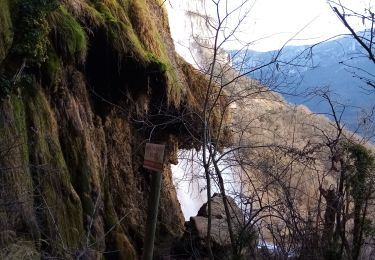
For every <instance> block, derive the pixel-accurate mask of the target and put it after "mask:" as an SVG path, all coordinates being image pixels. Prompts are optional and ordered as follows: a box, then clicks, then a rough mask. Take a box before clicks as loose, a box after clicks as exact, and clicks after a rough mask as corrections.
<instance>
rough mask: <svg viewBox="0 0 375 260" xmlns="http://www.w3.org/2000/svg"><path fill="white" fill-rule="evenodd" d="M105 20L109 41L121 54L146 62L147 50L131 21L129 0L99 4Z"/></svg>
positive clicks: (112, 0)
mask: <svg viewBox="0 0 375 260" xmlns="http://www.w3.org/2000/svg"><path fill="white" fill-rule="evenodd" d="M97 9H98V10H99V12H100V13H101V15H102V17H103V19H104V21H105V27H106V30H107V34H108V37H109V42H110V43H111V44H112V46H113V48H114V49H115V50H117V51H118V52H119V53H121V54H131V55H132V56H133V57H134V58H136V59H137V60H138V61H139V62H141V63H142V62H144V61H145V60H146V57H147V52H146V51H145V48H144V46H143V44H142V43H141V41H140V40H139V38H138V36H137V34H136V33H135V32H134V29H133V26H132V24H131V22H130V19H129V16H128V12H129V0H127V1H121V2H118V1H114V0H105V1H102V2H100V3H98V4H97Z"/></svg>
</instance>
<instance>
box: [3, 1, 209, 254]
mask: <svg viewBox="0 0 375 260" xmlns="http://www.w3.org/2000/svg"><path fill="white" fill-rule="evenodd" d="M186 67H189V69H181V68H186ZM194 75H195V76H194ZM192 78H197V76H196V72H193V69H192V68H191V67H190V66H189V65H187V64H186V63H185V62H184V61H182V60H181V59H180V58H178V57H177V56H176V54H175V52H174V46H173V41H172V39H171V36H170V32H169V27H168V19H167V14H166V13H165V10H164V9H163V6H162V3H161V2H160V1H157V0H91V1H89V0H61V1H58V0H52V1H51V0H48V1H47V0H25V1H18V0H17V1H9V0H0V99H1V101H0V258H2V259H20V258H19V257H20V255H22V256H23V257H25V258H27V259H44V258H48V257H52V258H55V257H56V258H59V259H105V258H109V259H137V258H138V257H139V256H140V255H141V254H142V248H143V234H144V227H145V221H146V205H147V200H148V196H149V191H150V173H149V172H148V171H146V170H145V169H143V167H142V154H143V151H144V144H145V142H146V141H148V138H149V137H150V136H151V138H152V141H155V142H161V143H165V144H166V145H167V152H166V160H165V171H164V175H163V188H162V189H163V190H162V195H161V205H160V208H161V210H160V213H159V218H158V220H159V223H158V227H159V228H158V232H157V234H156V236H157V240H158V243H157V245H156V251H159V252H161V251H163V250H164V249H163V250H159V248H158V246H159V244H165V243H164V242H165V241H164V240H167V241H168V240H172V239H173V238H175V237H178V236H180V235H181V233H182V231H183V230H182V229H183V222H184V220H183V216H182V213H181V209H180V205H179V203H178V200H177V197H176V192H175V189H174V187H173V184H172V173H171V171H170V168H169V167H170V166H169V161H171V160H172V159H168V158H174V157H175V155H176V154H175V153H176V148H178V147H182V146H183V147H193V146H194V144H193V143H192V142H191V140H190V138H189V134H188V131H187V130H186V129H185V128H184V124H182V123H181V122H173V123H170V124H160V122H164V120H166V118H167V117H168V116H170V115H173V116H181V118H182V114H189V111H190V112H199V111H198V109H199V108H198V105H197V104H199V100H195V99H196V98H195V97H197V96H198V95H196V94H194V92H201V90H199V89H196V87H195V88H192V85H194V84H192ZM202 80H203V81H204V79H202ZM202 87H204V84H203V86H202ZM190 114H193V113H190ZM184 120H190V122H191V124H192V125H194V118H193V117H191V116H190V117H186V118H184ZM142 122H147V124H145V123H142ZM159 125H162V127H158V126H159ZM150 133H152V135H150Z"/></svg>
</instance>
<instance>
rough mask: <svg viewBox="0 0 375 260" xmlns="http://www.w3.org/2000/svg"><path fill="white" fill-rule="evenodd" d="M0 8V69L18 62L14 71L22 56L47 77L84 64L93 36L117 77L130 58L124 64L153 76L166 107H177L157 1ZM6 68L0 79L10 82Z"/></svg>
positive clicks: (40, 2)
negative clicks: (63, 67) (107, 54)
mask: <svg viewBox="0 0 375 260" xmlns="http://www.w3.org/2000/svg"><path fill="white" fill-rule="evenodd" d="M47 2H48V5H47ZM0 7H1V8H0V21H1V23H0V43H1V44H0V46H1V47H0V62H1V67H4V63H7V61H9V60H15V59H16V60H17V59H18V60H19V61H18V62H16V64H14V66H13V68H12V72H16V71H17V69H18V68H19V67H20V66H21V64H22V60H23V59H24V58H25V59H26V60H27V66H29V67H36V68H39V67H42V68H48V69H49V71H47V73H49V74H51V73H50V72H51V71H50V70H56V67H57V66H58V65H59V63H60V64H61V63H64V64H72V63H73V64H76V65H86V58H87V54H88V53H89V51H90V48H91V46H92V45H94V44H95V42H93V41H95V40H96V39H97V38H96V36H97V35H96V33H99V34H101V35H100V37H102V36H103V37H105V40H106V42H107V44H106V46H105V47H106V48H108V49H109V50H101V51H102V52H113V53H114V54H115V55H116V60H114V61H113V62H115V63H116V64H115V65H116V66H117V67H118V69H117V70H118V71H119V73H121V66H122V65H123V64H121V62H122V61H123V60H130V61H125V65H129V64H137V70H139V71H141V70H143V71H145V74H146V76H147V74H152V75H155V74H159V75H158V80H160V81H162V82H161V83H160V84H156V85H158V87H160V86H162V87H163V88H164V90H163V91H164V92H165V97H166V99H167V103H168V104H169V105H173V106H178V105H179V103H180V99H181V88H182V86H181V83H180V82H179V80H178V77H177V75H176V70H175V66H174V65H173V61H172V59H174V50H171V49H170V47H167V46H166V43H165V41H164V36H163V33H166V34H169V32H168V30H169V29H168V27H167V26H166V24H167V22H166V14H165V13H164V12H165V11H164V10H163V8H162V6H160V3H159V1H155V0H149V1H146V0H125V1H119V0H100V1H99V0H96V1H85V0H80V1H76V0H62V1H57V0H53V1H46V0H37V1H33V0H25V1H16V2H13V3H12V5H11V6H9V2H8V0H1V1H0ZM160 13H161V14H162V17H160V15H159V14H160ZM11 14H12V15H11ZM160 18H162V19H160ZM15 56H16V57H15ZM56 58H58V60H56ZM51 63H52V64H51ZM6 70H7V71H8V72H7V73H5V72H4V69H2V71H3V73H2V75H3V77H2V78H5V79H6V80H11V79H10V78H11V75H12V73H11V72H9V67H7V69H6ZM4 74H8V75H4ZM42 74H43V73H42ZM52 74H53V73H52ZM51 80H54V79H53V78H51ZM150 85H152V84H150ZM134 88H149V86H134ZM151 88H152V86H151Z"/></svg>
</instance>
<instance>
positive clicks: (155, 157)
mask: <svg viewBox="0 0 375 260" xmlns="http://www.w3.org/2000/svg"><path fill="white" fill-rule="evenodd" d="M164 149H165V145H163V144H151V143H146V149H145V157H144V162H143V167H145V168H146V169H149V170H151V171H157V172H162V171H163V161H164Z"/></svg>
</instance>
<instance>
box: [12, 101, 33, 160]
mask: <svg viewBox="0 0 375 260" xmlns="http://www.w3.org/2000/svg"><path fill="white" fill-rule="evenodd" d="M10 103H11V105H12V112H13V123H14V127H15V130H16V133H17V136H18V138H19V142H20V144H21V147H20V149H21V154H20V155H21V157H22V158H21V161H22V164H23V165H28V163H29V158H28V150H27V147H26V144H27V127H26V115H25V106H24V104H23V100H22V98H20V97H18V96H16V95H12V96H11V97H10Z"/></svg>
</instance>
